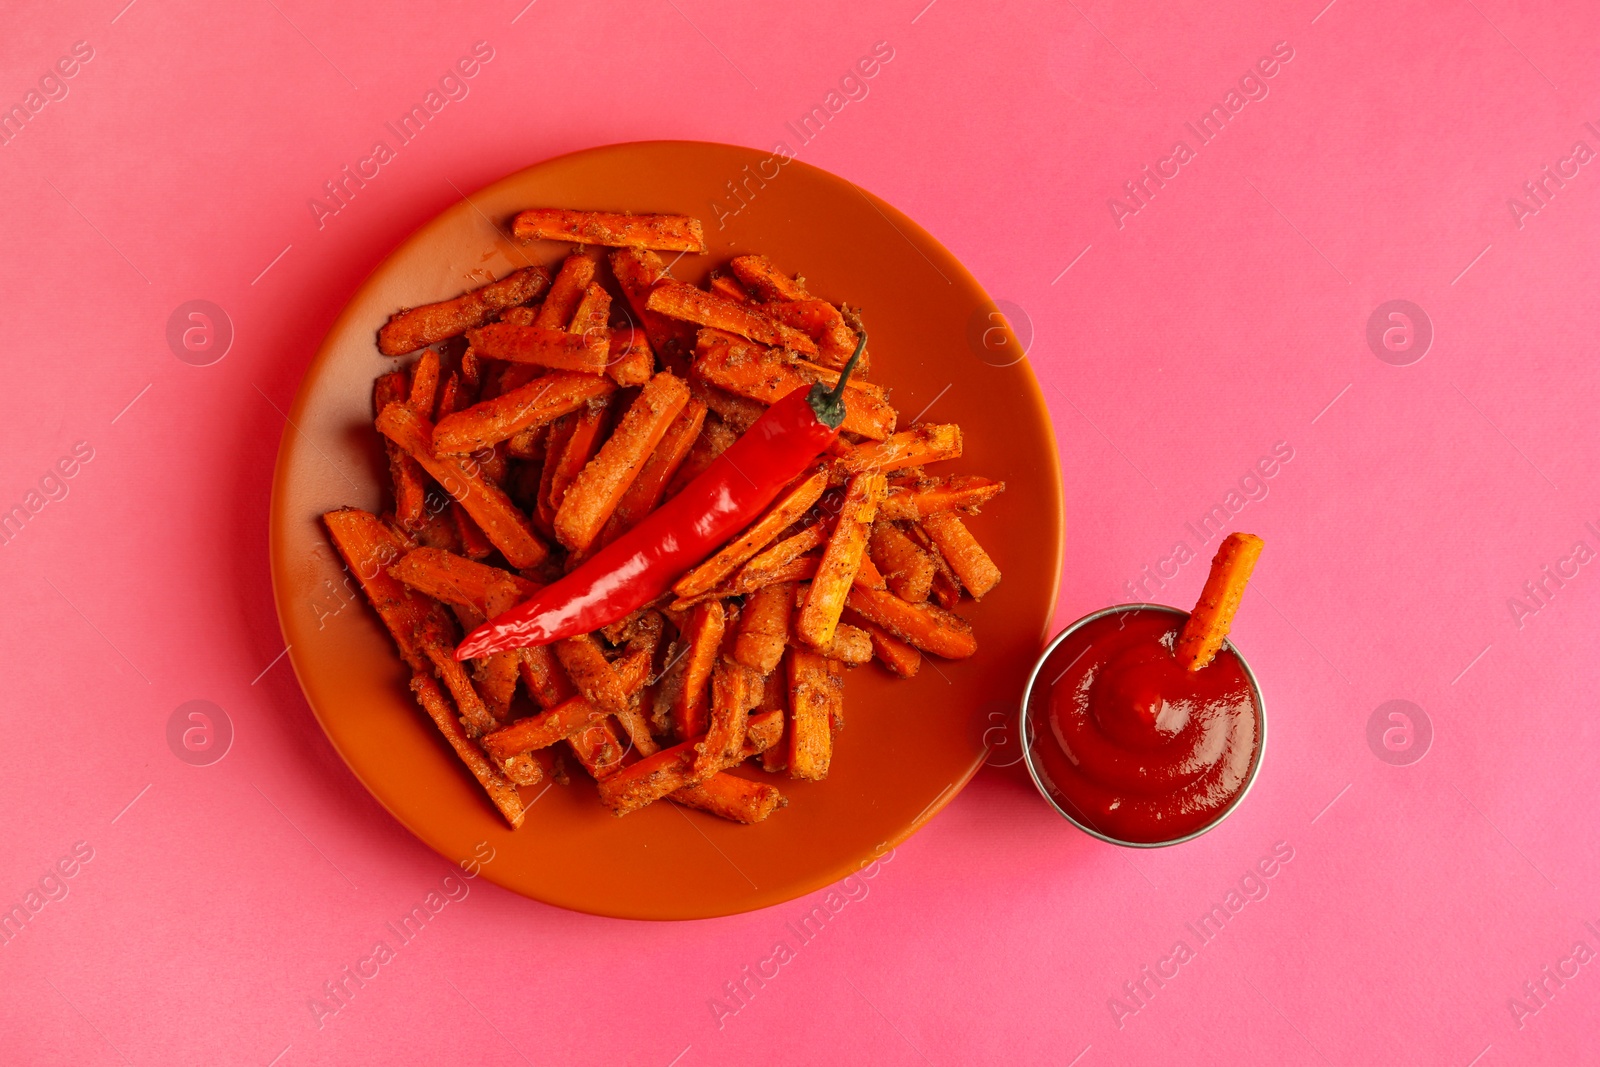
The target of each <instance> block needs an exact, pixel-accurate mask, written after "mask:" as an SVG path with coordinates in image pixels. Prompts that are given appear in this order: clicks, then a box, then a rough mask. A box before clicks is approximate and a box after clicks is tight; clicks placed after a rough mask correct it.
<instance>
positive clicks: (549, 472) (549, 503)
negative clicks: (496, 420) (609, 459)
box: [510, 412, 578, 537]
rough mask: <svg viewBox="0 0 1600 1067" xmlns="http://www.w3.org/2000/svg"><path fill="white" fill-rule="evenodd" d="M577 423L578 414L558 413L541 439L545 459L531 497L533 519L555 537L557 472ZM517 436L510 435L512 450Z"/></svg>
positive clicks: (540, 527)
mask: <svg viewBox="0 0 1600 1067" xmlns="http://www.w3.org/2000/svg"><path fill="white" fill-rule="evenodd" d="M577 425H578V413H577V412H571V413H570V414H566V415H563V416H561V417H560V418H559V419H557V420H556V421H555V422H552V423H551V424H550V429H549V431H548V432H547V433H546V434H545V438H544V462H543V463H542V464H541V465H540V469H539V490H538V494H537V496H536V497H535V500H534V507H533V521H534V522H535V523H537V524H538V527H539V529H540V530H543V531H544V532H545V533H546V534H548V535H549V536H551V537H554V536H555V534H556V531H555V518H556V505H557V503H559V502H558V501H557V500H556V499H555V486H556V472H557V471H560V470H561V469H562V468H561V464H562V460H563V458H564V457H565V455H566V452H567V442H568V441H570V440H571V439H572V432H573V430H575V429H576V428H577ZM518 440H520V435H519V437H516V438H512V440H511V446H510V447H511V448H512V450H513V451H515V449H516V447H517V441H518Z"/></svg>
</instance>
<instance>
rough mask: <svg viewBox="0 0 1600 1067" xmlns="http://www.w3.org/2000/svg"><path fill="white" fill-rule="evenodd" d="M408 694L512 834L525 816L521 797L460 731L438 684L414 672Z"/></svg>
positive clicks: (421, 673)
mask: <svg viewBox="0 0 1600 1067" xmlns="http://www.w3.org/2000/svg"><path fill="white" fill-rule="evenodd" d="M411 692H412V693H413V694H415V695H416V698H417V703H418V704H420V705H421V706H422V710H423V711H425V712H427V714H428V718H430V719H432V720H433V724H434V725H435V726H437V727H438V728H439V732H440V733H441V734H443V735H444V739H445V740H446V741H448V742H449V744H450V747H451V748H453V749H455V752H456V755H457V756H459V757H460V758H461V762H462V763H465V764H466V765H467V769H468V770H469V771H471V772H472V776H473V777H474V778H476V779H477V780H478V784H479V785H481V786H482V787H483V791H484V792H485V793H487V794H489V800H490V801H492V802H493V804H494V806H495V807H496V808H498V809H499V810H500V814H501V815H503V816H505V820H506V822H508V823H510V824H511V828H512V829H513V830H515V829H517V828H518V827H519V826H521V825H522V819H523V816H524V814H525V812H524V809H523V806H522V797H521V795H520V794H518V792H517V790H516V787H515V786H514V785H512V784H511V783H510V782H509V781H507V780H506V777H505V775H503V774H501V773H500V772H499V771H498V770H496V769H495V768H494V766H493V765H492V764H490V762H489V761H488V760H487V759H485V758H484V755H483V753H482V752H481V751H480V750H479V749H478V746H477V745H475V744H474V743H473V742H472V739H471V738H469V737H468V736H467V734H466V731H465V730H463V729H462V728H461V723H460V722H458V721H457V720H456V717H455V713H454V711H453V710H452V709H451V707H450V704H449V702H448V701H446V700H445V698H444V694H443V693H441V692H440V691H439V685H438V683H436V682H435V681H434V680H433V679H432V678H430V677H428V675H426V674H424V673H423V672H421V671H417V672H416V673H415V674H413V675H412V676H411Z"/></svg>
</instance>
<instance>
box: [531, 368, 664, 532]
mask: <svg viewBox="0 0 1600 1067" xmlns="http://www.w3.org/2000/svg"><path fill="white" fill-rule="evenodd" d="M688 401H689V387H688V386H687V385H685V384H684V381H683V379H682V378H678V377H675V376H673V375H672V374H668V373H666V372H662V373H661V374H657V375H656V376H655V377H653V378H651V379H650V381H649V382H648V383H646V385H645V387H644V388H643V389H641V390H640V391H639V395H638V396H637V397H635V398H634V401H633V403H632V404H631V405H629V407H628V410H627V411H626V412H625V413H624V414H623V416H622V418H621V419H619V420H618V421H617V428H616V429H615V430H614V431H613V432H612V434H611V437H610V438H609V439H607V441H606V442H605V444H603V445H601V446H600V451H599V452H598V453H597V454H596V455H595V458H594V460H593V461H592V462H590V463H589V464H588V466H586V467H584V469H583V470H582V471H581V472H580V473H579V474H578V476H577V477H576V478H575V479H573V481H572V484H571V485H570V486H569V487H568V488H567V492H566V495H565V497H564V498H563V499H562V501H561V506H560V507H559V508H558V509H556V514H555V520H554V525H555V531H556V538H557V540H559V541H560V542H561V543H562V544H563V545H565V546H566V547H567V548H569V549H571V550H572V551H574V552H580V553H581V552H586V551H587V550H588V548H589V546H590V545H591V544H593V543H594V540H595V538H596V537H598V536H599V535H600V531H601V529H602V528H603V527H604V526H605V523H606V521H607V520H608V519H610V518H611V516H612V514H613V513H614V512H615V511H616V509H617V505H618V504H620V503H621V502H622V497H623V495H624V494H625V493H626V492H627V491H628V489H629V487H630V486H632V484H633V482H634V481H635V480H636V479H637V478H638V476H639V473H640V472H641V471H642V470H643V469H644V465H645V463H646V462H648V461H649V458H650V455H651V453H653V452H654V451H655V450H656V448H657V446H658V445H660V444H661V439H662V438H663V437H664V436H666V433H667V429H668V428H669V427H670V426H671V425H672V420H673V419H675V418H677V416H678V413H679V412H680V411H682V410H683V407H684V405H685V404H686V403H688Z"/></svg>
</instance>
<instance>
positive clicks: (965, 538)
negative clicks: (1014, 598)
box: [922, 511, 1000, 600]
mask: <svg viewBox="0 0 1600 1067" xmlns="http://www.w3.org/2000/svg"><path fill="white" fill-rule="evenodd" d="M922 528H923V529H924V530H926V531H927V534H928V536H929V537H930V538H932V540H933V543H934V545H936V546H937V547H938V549H939V553H940V555H942V556H943V557H944V561H945V562H946V563H948V564H950V569H951V570H953V571H955V573H956V577H957V578H959V579H961V584H962V585H964V586H966V588H967V592H969V593H971V594H972V599H974V600H982V599H983V595H984V594H985V593H987V592H988V591H989V590H991V589H993V588H994V587H995V586H996V585H997V584H998V583H999V581H1000V568H999V567H996V566H995V565H994V560H992V559H990V558H989V553H987V552H985V551H984V550H983V546H982V545H980V544H978V539H977V538H975V537H973V536H972V532H971V531H970V530H968V529H967V526H966V523H964V522H962V521H961V520H960V518H958V517H957V516H956V513H955V512H953V511H937V512H934V513H933V514H932V515H929V516H928V517H927V518H925V519H923V520H922Z"/></svg>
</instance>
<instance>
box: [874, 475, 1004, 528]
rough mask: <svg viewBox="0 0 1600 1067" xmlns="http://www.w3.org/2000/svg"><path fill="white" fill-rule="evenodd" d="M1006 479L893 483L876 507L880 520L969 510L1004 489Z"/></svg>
mask: <svg viewBox="0 0 1600 1067" xmlns="http://www.w3.org/2000/svg"><path fill="white" fill-rule="evenodd" d="M1005 487H1006V483H1005V482H996V481H991V480H990V479H988V478H975V477H971V476H968V475H958V476H957V477H954V478H951V479H950V480H949V481H946V482H943V483H939V484H936V485H932V486H929V487H927V488H911V487H908V486H898V485H897V486H895V487H894V488H893V489H891V490H890V491H889V495H888V496H886V497H884V498H883V506H882V507H881V508H879V509H878V517H879V518H881V519H893V520H904V521H910V522H916V521H918V520H919V519H922V518H925V517H926V516H929V515H936V514H938V513H939V512H941V511H956V510H960V511H972V510H974V509H976V508H977V507H978V505H980V504H984V503H987V502H988V501H989V500H991V499H993V498H994V497H995V496H996V495H998V494H999V493H1001V492H1003V491H1004V490H1005Z"/></svg>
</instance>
